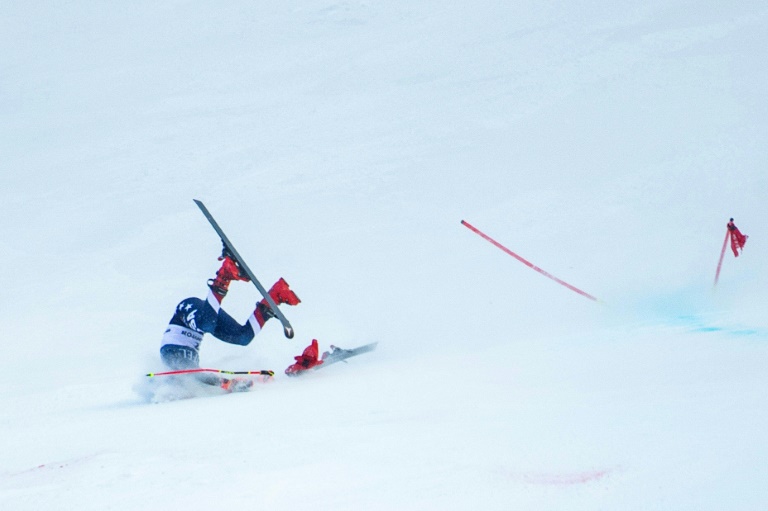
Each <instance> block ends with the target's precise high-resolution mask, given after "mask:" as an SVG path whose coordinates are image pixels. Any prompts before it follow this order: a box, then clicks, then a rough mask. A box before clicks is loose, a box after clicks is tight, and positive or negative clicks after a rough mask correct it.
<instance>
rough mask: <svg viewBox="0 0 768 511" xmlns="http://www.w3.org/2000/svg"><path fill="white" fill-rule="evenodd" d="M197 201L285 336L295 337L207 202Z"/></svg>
mask: <svg viewBox="0 0 768 511" xmlns="http://www.w3.org/2000/svg"><path fill="white" fill-rule="evenodd" d="M193 200H194V201H195V204H197V207H199V208H200V211H202V212H203V215H205V218H207V219H208V221H209V222H210V223H211V226H212V227H213V229H214V230H215V231H216V234H218V235H219V238H221V242H222V243H223V244H224V247H225V248H226V249H227V251H228V252H229V253H230V255H231V256H232V258H233V259H234V260H235V261H236V262H237V264H238V265H240V268H241V269H242V270H243V271H244V272H245V274H246V275H248V278H249V279H251V282H253V285H254V286H256V289H258V290H259V293H261V296H263V297H264V299H265V300H266V301H267V304H269V308H270V309H272V312H274V313H275V317H276V318H277V319H279V320H280V323H282V324H283V331H284V332H285V336H286V337H287V338H289V339H292V338H293V327H292V326H291V324H290V323H289V322H288V319H287V318H286V317H285V315H283V313H282V311H281V310H280V309H279V308H278V307H277V304H276V303H275V301H274V300H272V297H271V296H269V293H268V292H267V290H266V289H264V286H262V285H261V282H259V280H258V279H257V278H256V276H255V275H254V274H253V272H252V271H251V269H250V268H248V265H247V264H245V261H244V260H243V258H242V257H240V254H238V253H237V250H235V247H234V246H233V245H232V242H231V241H229V238H227V235H226V234H224V231H222V230H221V227H219V224H218V223H216V220H214V218H213V216H212V215H211V212H210V211H208V208H206V207H205V204H203V203H202V202H201V201H199V200H197V199H193Z"/></svg>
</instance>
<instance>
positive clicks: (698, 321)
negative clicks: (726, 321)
mask: <svg viewBox="0 0 768 511" xmlns="http://www.w3.org/2000/svg"><path fill="white" fill-rule="evenodd" d="M675 319H677V320H678V321H677V322H678V323H683V324H689V325H691V327H692V328H691V331H692V332H705V333H706V332H722V333H726V334H730V335H737V336H751V335H764V332H762V331H761V330H759V329H756V328H731V327H726V326H714V325H708V324H707V323H706V322H705V321H704V320H703V319H702V318H701V317H699V316H695V315H690V314H687V315H683V316H677V317H676V318H675Z"/></svg>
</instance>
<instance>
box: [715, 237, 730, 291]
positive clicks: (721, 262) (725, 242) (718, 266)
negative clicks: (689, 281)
mask: <svg viewBox="0 0 768 511" xmlns="http://www.w3.org/2000/svg"><path fill="white" fill-rule="evenodd" d="M730 237H731V231H729V230H728V229H726V230H725V239H724V240H723V249H722V250H721V251H720V260H719V261H718V262H717V271H716V272H715V284H714V285H715V286H716V285H717V281H718V279H720V268H722V267H723V257H725V249H726V247H728V238H730Z"/></svg>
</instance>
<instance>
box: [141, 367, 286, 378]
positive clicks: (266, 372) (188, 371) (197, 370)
mask: <svg viewBox="0 0 768 511" xmlns="http://www.w3.org/2000/svg"><path fill="white" fill-rule="evenodd" d="M191 373H221V374H260V375H262V376H274V375H275V372H274V371H270V370H265V369H262V370H261V371H225V370H223V369H200V368H195V369H179V370H177V371H165V372H162V373H147V374H146V375H145V376H149V377H150V378H152V377H154V376H169V375H172V374H191Z"/></svg>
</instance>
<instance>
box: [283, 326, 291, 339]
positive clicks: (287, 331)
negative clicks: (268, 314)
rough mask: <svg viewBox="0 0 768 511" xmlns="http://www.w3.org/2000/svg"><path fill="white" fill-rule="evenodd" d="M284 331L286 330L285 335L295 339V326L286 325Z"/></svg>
mask: <svg viewBox="0 0 768 511" xmlns="http://www.w3.org/2000/svg"><path fill="white" fill-rule="evenodd" d="M283 332H285V336H286V337H287V338H289V339H293V327H290V326H284V327H283Z"/></svg>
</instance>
